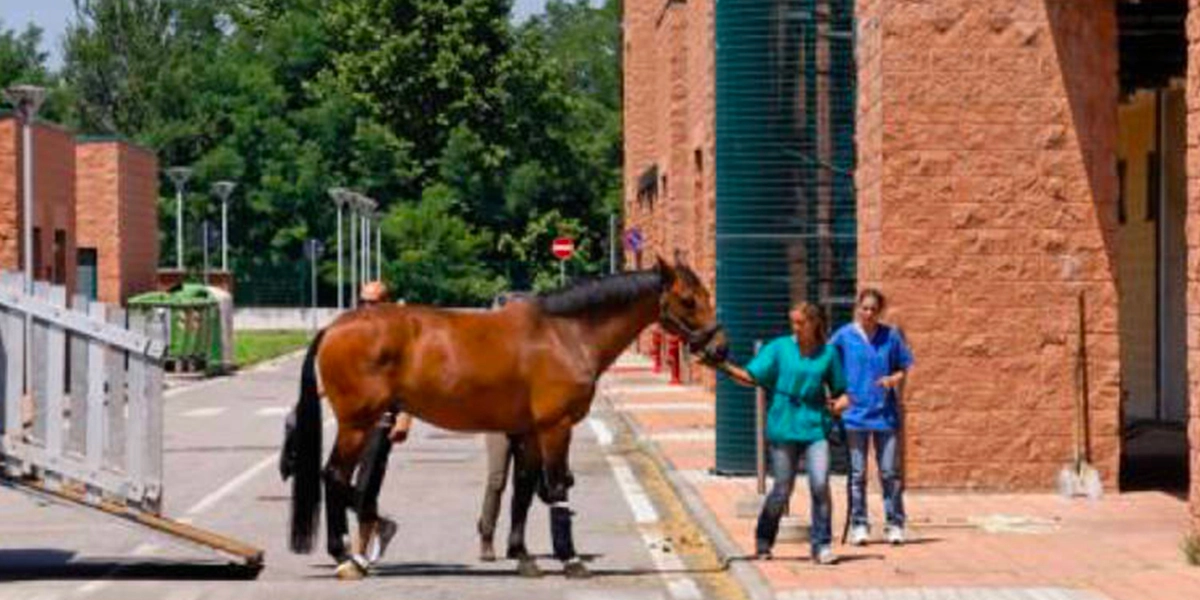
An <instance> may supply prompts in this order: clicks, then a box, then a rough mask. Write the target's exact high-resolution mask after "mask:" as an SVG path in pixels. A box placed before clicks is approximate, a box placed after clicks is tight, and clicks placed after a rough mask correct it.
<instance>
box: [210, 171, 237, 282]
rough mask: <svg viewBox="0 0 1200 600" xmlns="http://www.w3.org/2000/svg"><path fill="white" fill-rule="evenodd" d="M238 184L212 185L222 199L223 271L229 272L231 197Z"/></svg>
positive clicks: (223, 182) (216, 194)
mask: <svg viewBox="0 0 1200 600" xmlns="http://www.w3.org/2000/svg"><path fill="white" fill-rule="evenodd" d="M236 187H237V184H236V183H234V182H232V181H218V182H216V183H214V184H213V185H212V193H213V195H214V196H216V197H218V198H220V199H221V270H222V271H225V272H229V221H228V219H229V195H230V194H232V193H233V188H236Z"/></svg>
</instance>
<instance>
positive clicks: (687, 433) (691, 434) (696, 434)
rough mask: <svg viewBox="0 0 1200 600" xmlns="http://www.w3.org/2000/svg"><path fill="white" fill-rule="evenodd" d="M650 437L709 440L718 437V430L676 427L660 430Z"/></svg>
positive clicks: (662, 440)
mask: <svg viewBox="0 0 1200 600" xmlns="http://www.w3.org/2000/svg"><path fill="white" fill-rule="evenodd" d="M648 437H649V438H650V439H651V440H654V441H656V442H708V441H712V440H715V439H717V432H716V431H714V430H712V429H676V430H671V431H658V432H655V433H651V434H650V435H649V436H648Z"/></svg>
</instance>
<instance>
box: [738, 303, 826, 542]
mask: <svg viewBox="0 0 1200 600" xmlns="http://www.w3.org/2000/svg"><path fill="white" fill-rule="evenodd" d="M788 316H789V318H790V320H791V325H792V335H785V336H781V337H779V338H776V339H774V340H772V341H771V342H770V343H768V344H767V345H766V346H764V347H763V348H762V351H760V352H759V353H758V355H756V356H755V357H754V358H753V359H751V361H750V362H749V364H747V365H746V366H745V368H742V367H738V366H736V365H733V364H730V363H725V366H724V370H725V372H726V373H728V374H729V375H730V377H732V378H733V379H734V380H735V381H737V382H738V383H741V384H743V385H750V386H753V385H762V386H763V387H765V388H768V389H769V390H770V391H771V403H770V408H769V410H768V411H767V432H766V433H767V440H768V441H769V442H770V446H771V450H770V452H771V474H772V477H773V479H774V485H773V486H772V488H771V492H770V494H768V495H767V499H766V501H765V502H764V503H763V507H762V512H761V513H760V514H759V516H758V525H757V527H756V528H755V550H756V554H757V555H758V556H759V557H760V558H770V557H771V548H772V547H773V546H774V545H775V538H776V536H777V534H778V533H779V521H780V519H781V518H782V517H783V511H784V509H785V507H786V506H787V504H788V500H789V499H790V498H791V496H792V487H793V486H794V484H795V478H796V471H797V470H799V464H798V463H799V460H800V457H801V455H803V456H804V465H805V469H806V470H807V471H808V487H809V494H810V496H811V499H812V530H811V531H812V532H811V536H810V544H811V549H812V557H813V561H814V562H816V563H818V564H823V565H826V564H833V563H834V562H836V561H837V557H836V556H834V554H833V550H832V548H831V547H830V544H831V542H832V539H833V534H832V512H833V505H832V501H831V500H830V496H829V442H828V441H827V440H826V436H827V435H828V433H829V430H830V428H831V426H832V422H833V417H834V416H836V415H839V414H841V412H842V411H843V410H845V408H846V407H847V406H848V405H849V402H850V401H849V399H848V398H847V397H846V377H845V374H844V372H843V371H842V365H841V358H840V357H839V356H838V353H837V351H836V350H835V349H834V348H833V347H832V346H830V345H827V344H826V343H825V319H824V317H823V316H822V315H821V310H820V309H819V308H817V307H816V306H815V305H812V304H809V303H807V302H801V303H799V304H797V305H795V306H794V307H793V308H792V310H791V311H790V313H789V314H788Z"/></svg>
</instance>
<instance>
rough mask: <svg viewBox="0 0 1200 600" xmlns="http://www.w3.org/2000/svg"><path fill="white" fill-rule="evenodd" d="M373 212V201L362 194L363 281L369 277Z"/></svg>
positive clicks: (368, 279) (369, 278)
mask: <svg viewBox="0 0 1200 600" xmlns="http://www.w3.org/2000/svg"><path fill="white" fill-rule="evenodd" d="M373 212H375V201H374V200H372V199H370V198H368V197H366V196H363V197H362V221H361V225H362V232H363V233H362V246H363V251H362V272H363V281H370V280H371V279H372V277H371V214H372V213H373Z"/></svg>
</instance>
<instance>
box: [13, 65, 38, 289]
mask: <svg viewBox="0 0 1200 600" xmlns="http://www.w3.org/2000/svg"><path fill="white" fill-rule="evenodd" d="M4 99H5V100H7V101H8V103H9V104H11V105H12V106H13V108H14V109H16V113H17V117H18V118H20V119H21V164H22V167H23V168H22V169H21V171H22V172H21V181H22V187H23V188H24V190H23V192H24V193H23V194H22V196H23V199H22V208H21V211H22V215H21V216H22V217H23V218H22V229H23V233H24V237H25V240H24V244H23V245H24V250H25V261H24V265H23V266H24V267H25V293H27V294H32V293H33V277H34V272H33V267H34V265H33V120H34V119H36V118H37V113H38V109H40V108H41V107H42V102H44V101H45V100H46V89H45V88H41V87H38V86H34V85H14V86H12V87H9V88H8V89H6V90H4Z"/></svg>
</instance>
